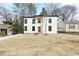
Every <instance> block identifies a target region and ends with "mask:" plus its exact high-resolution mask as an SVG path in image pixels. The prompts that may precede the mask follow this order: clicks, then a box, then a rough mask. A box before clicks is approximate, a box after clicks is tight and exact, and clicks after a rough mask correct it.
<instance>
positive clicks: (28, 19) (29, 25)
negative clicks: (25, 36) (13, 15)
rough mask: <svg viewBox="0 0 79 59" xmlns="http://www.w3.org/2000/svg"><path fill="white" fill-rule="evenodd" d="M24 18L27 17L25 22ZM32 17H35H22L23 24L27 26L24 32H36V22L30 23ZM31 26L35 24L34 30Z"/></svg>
mask: <svg viewBox="0 0 79 59" xmlns="http://www.w3.org/2000/svg"><path fill="white" fill-rule="evenodd" d="M25 19H27V24H25ZM32 19H35V18H24V26H27V31H24V33H37V30H36V29H37V25H36V22H35V24H32ZM32 26H35V31H32Z"/></svg>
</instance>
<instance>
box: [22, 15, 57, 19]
mask: <svg viewBox="0 0 79 59" xmlns="http://www.w3.org/2000/svg"><path fill="white" fill-rule="evenodd" d="M35 17H58V15H45V16H44V15H34V16H23V18H35Z"/></svg>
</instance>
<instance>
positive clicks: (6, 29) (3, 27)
mask: <svg viewBox="0 0 79 59" xmlns="http://www.w3.org/2000/svg"><path fill="white" fill-rule="evenodd" d="M11 29H12V26H11V25H9V24H0V32H3V33H4V35H11V34H12V32H11Z"/></svg>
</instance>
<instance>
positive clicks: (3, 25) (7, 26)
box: [0, 24, 12, 29]
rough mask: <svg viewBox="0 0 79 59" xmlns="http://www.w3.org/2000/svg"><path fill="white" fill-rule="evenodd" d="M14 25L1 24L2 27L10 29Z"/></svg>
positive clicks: (0, 27)
mask: <svg viewBox="0 0 79 59" xmlns="http://www.w3.org/2000/svg"><path fill="white" fill-rule="evenodd" d="M11 27H12V26H11V25H9V24H0V29H8V28H11Z"/></svg>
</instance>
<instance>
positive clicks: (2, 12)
mask: <svg viewBox="0 0 79 59" xmlns="http://www.w3.org/2000/svg"><path fill="white" fill-rule="evenodd" d="M0 15H1V16H3V17H4V18H5V20H6V21H8V20H10V19H11V14H10V11H9V10H8V9H6V8H4V7H0Z"/></svg>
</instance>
